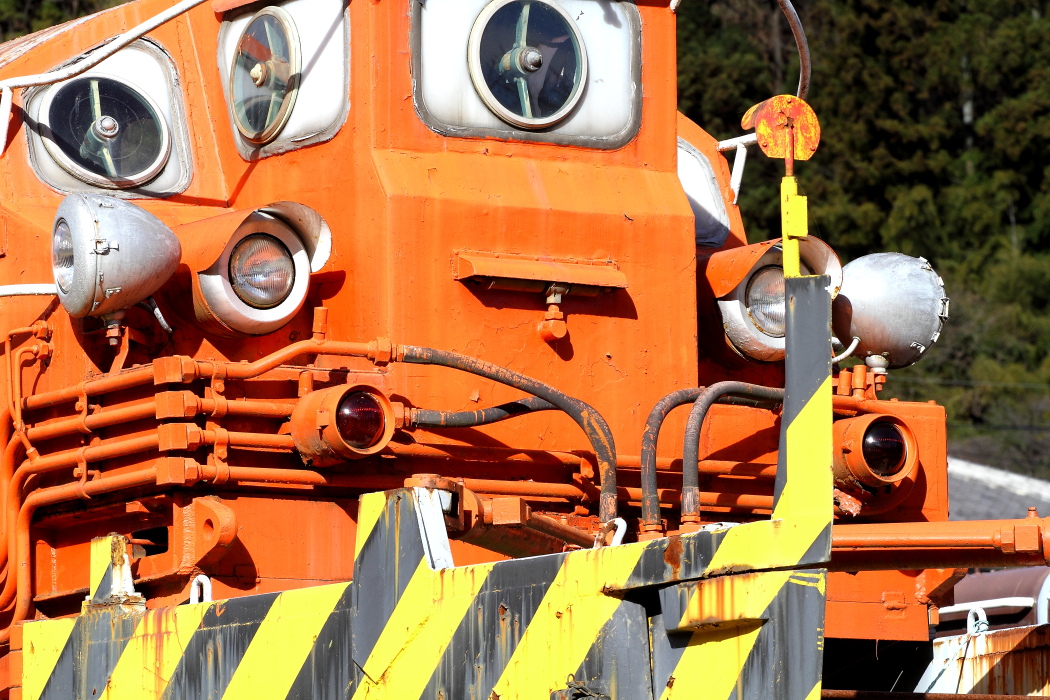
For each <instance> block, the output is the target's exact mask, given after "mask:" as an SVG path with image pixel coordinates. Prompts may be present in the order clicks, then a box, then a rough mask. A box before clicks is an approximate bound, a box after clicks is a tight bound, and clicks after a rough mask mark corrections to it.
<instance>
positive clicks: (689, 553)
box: [624, 530, 726, 590]
mask: <svg viewBox="0 0 1050 700" xmlns="http://www.w3.org/2000/svg"><path fill="white" fill-rule="evenodd" d="M725 535H726V531H724V530H723V531H720V532H696V533H693V534H690V535H672V536H671V537H662V538H660V539H655V540H652V541H651V542H649V543H648V544H647V545H646V546H645V551H643V552H642V556H641V557H639V558H638V563H637V564H635V566H634V570H633V571H631V575H630V576H628V577H627V583H625V584H624V588H625V589H628V590H629V589H634V588H642V587H644V586H658V585H662V584H666V583H670V582H674V581H679V580H689V579H696V578H700V577H701V576H703V575H704V574H705V573H706V571H707V567H708V565H709V564H710V563H711V559H713V558H714V556H715V552H716V551H718V547H719V545H720V544H721V543H722V540H723V539H725Z"/></svg>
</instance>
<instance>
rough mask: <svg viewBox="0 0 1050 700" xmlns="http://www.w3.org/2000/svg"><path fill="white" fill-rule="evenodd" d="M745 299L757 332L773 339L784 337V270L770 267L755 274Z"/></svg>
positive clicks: (774, 266) (775, 266)
mask: <svg viewBox="0 0 1050 700" xmlns="http://www.w3.org/2000/svg"><path fill="white" fill-rule="evenodd" d="M745 299H746V303H747V309H748V312H749V313H750V314H751V318H752V320H754V322H755V325H756V326H758V330H760V331H762V332H763V333H765V334H766V335H769V336H773V337H774V338H782V337H784V268H782V267H780V266H778V265H770V266H769V267H765V268H763V269H761V270H759V271H758V272H756V273H755V275H754V276H753V277H752V278H751V282H750V284H748V286H747V295H746V297H745Z"/></svg>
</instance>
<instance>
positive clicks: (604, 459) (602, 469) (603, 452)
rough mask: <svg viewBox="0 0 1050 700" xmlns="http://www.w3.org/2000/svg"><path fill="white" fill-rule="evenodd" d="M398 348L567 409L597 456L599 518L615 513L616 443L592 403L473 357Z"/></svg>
mask: <svg viewBox="0 0 1050 700" xmlns="http://www.w3.org/2000/svg"><path fill="white" fill-rule="evenodd" d="M398 349H399V354H400V355H401V356H400V357H399V360H400V361H401V362H408V363H412V364H417V365H440V366H442V367H450V368H452V369H458V370H460V371H461V372H468V373H470V374H476V375H478V376H479V377H485V378H486V379H491V380H492V381H495V382H499V383H500V384H506V385H507V386H512V387H514V388H516V389H521V390H522V391H524V392H526V393H529V394H532V395H533V396H538V397H540V398H541V399H545V400H546V401H549V402H550V403H552V404H554V405H555V406H557V407H558V408H559V409H561V410H562V411H564V412H565V413H567V414H568V415H569V416H570V417H571V418H572V419H573V420H574V421H576V424H577V425H579V426H580V428H581V429H582V430H583V432H584V434H585V435H586V436H587V439H588V441H590V443H591V449H593V450H594V453H595V456H596V457H597V458H598V473H599V475H600V478H601V485H602V489H601V496H600V497H599V502H598V512H599V518H600V519H601V521H602V522H603V523H604V522H608V521H610V520H612V519H613V518H615V517H616V443H615V442H614V440H613V434H612V430H610V429H609V424H608V423H607V422H606V421H605V418H603V417H602V415H601V414H600V413H598V411H596V410H595V409H594V407H593V406H591V405H590V404H587V403H584V402H583V401H580V400H579V399H574V398H573V397H571V396H569V395H568V394H563V393H562V392H560V391H558V390H557V389H555V388H554V387H552V386H550V385H549V384H544V383H543V382H541V381H539V380H536V379H533V378H532V377H526V376H525V375H524V374H519V373H518V372H515V371H513V370H509V369H507V368H506V367H500V366H499V365H494V364H492V363H491V362H485V361H484V360H479V359H477V358H475V357H469V356H467V355H460V354H459V353H455V352H448V351H445V350H434V349H433V348H422V347H417V346H413V345H402V346H399V348H398Z"/></svg>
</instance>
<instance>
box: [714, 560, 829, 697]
mask: <svg viewBox="0 0 1050 700" xmlns="http://www.w3.org/2000/svg"><path fill="white" fill-rule="evenodd" d="M799 573H800V577H799V580H804V579H809V578H812V577H813V576H814V575H817V574H822V573H825V571H824V570H823V569H809V570H806V571H803V572H799ZM825 602H826V601H825V596H824V594H822V593H821V592H820V591H819V590H818V589H817V588H816V587H815V586H812V585H804V584H801V583H794V582H792V580H791V579H788V581H787V582H786V583H785V584H784V585H783V587H782V588H781V589H780V590H779V591H778V592H777V595H776V596H775V597H774V598H773V602H771V603H770V604H769V607H767V608H766V610H765V612H764V613H763V615H762V616H763V617H764V618H766V620H767V622H766V624H764V625H762V628H761V629H760V630H759V632H758V638H757V639H756V640H755V645H754V646H753V647H751V651H750V653H748V656H747V660H746V661H745V662H744V665H743V668H742V669H741V671H740V676H739V678H738V682H737V683H736V685H735V686H734V688H733V692H732V693H730V695H729V700H768V698H805V697H807V696H808V695H809V693H810V691H812V690H813V688H814V687H815V686H816V684H817V682H818V681H819V680H820V677H821V673H822V671H823V664H824V606H825Z"/></svg>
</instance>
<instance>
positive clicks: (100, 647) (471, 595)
mask: <svg viewBox="0 0 1050 700" xmlns="http://www.w3.org/2000/svg"><path fill="white" fill-rule="evenodd" d="M428 503H431V504H432V503H433V501H432V500H431V501H427V500H426V499H425V498H421V497H420V494H417V493H415V492H414V490H411V489H404V490H398V491H392V492H388V493H378V494H368V495H366V496H364V497H362V502H361V510H360V513H361V518H362V519H363V520H364V521H366V525H365V526H364V527H362V529H361V531H360V537H359V539H358V542H357V546H356V550H357V559H356V561H355V572H356V573H355V579H354V580H353V581H352V582H350V583H343V584H335V585H329V586H318V587H313V588H307V589H302V590H293V591H286V592H284V593H279V594H278V593H274V594H265V595H255V596H247V597H243V598H236V599H231V600H227V601H218V602H214V603H203V604H199V605H183V606H178V607H174V608H164V609H158V610H151V611H148V612H145V613H143V612H127V611H126V610H123V609H121V608H119V606H117V607H115V606H105V605H96V606H87V607H86V608H85V612H84V614H82V615H80V616H79V617H77V618H74V619H73V620H72V621H71V620H54V621H43V622H35V623H30V624H27V625H26V626H25V630H24V641H23V654H24V659H25V661H24V684H23V698H26V699H27V700H39V699H41V698H75V699H76V700H96V698H106V699H107V700H117V699H122V698H136V699H144V700H146V699H149V698H154V699H157V698H161V699H164V700H196V699H198V698H200V699H204V698H208V699H215V700H219V699H220V698H227V699H234V698H238V699H239V698H252V699H253V700H255V699H266V698H274V699H279V698H294V699H295V700H307V699H310V700H336V699H340V700H343V699H348V698H349V699H355V700H361V699H375V698H386V699H394V698H396V699H397V700H405V699H407V700H412V699H414V698H433V699H437V698H441V699H442V700H453V698H479V699H482V700H490V699H491V698H499V699H500V700H510V699H512V698H522V699H525V698H529V699H532V698H543V699H546V698H570V697H574V696H576V695H574V693H575V694H577V695H578V693H580V692H583V690H586V691H587V692H591V693H596V694H598V695H604V696H606V697H608V698H617V697H620V698H632V699H635V698H641V699H643V700H644V699H645V698H653V699H654V700H655V699H656V698H662V697H668V698H670V697H675V696H676V695H677V696H680V697H686V696H689V694H690V692H689V691H690V689H691V691H692V695H695V694H696V691H697V689H698V688H704V689H718V693H717V694H716V695H717V696H718V697H725V698H729V697H730V696H731V694H733V693H736V696H737V697H739V698H741V699H742V698H743V697H744V695H741V694H740V693H744V694H745V695H747V697H759V696H761V697H772V698H799V699H800V700H801V699H802V698H805V697H806V696H807V695H808V694H809V693H810V691H812V689H813V687H814V684H815V682H816V681H815V680H813V679H816V678H819V653H818V652H816V651H813V649H816V646H817V642H816V641H815V640H817V639H818V638H819V636H820V634H821V631H820V628H821V623H820V620H821V619H822V615H823V581H824V574H823V572H822V571H820V570H806V571H797V570H794V569H792V568H791V567H792V566H795V565H797V561H798V559H799V557H801V556H802V555H803V554H805V553H806V552H807V551H809V550H810V549H811V548H812V546H813V544H814V539H813V537H814V535H813V534H812V530H811V529H809V528H807V527H804V526H798V524H797V523H794V522H792V521H785V522H780V523H777V524H776V526H775V527H774V524H773V523H770V522H760V523H751V524H747V525H741V526H737V527H733V528H730V529H727V530H722V531H718V532H698V533H693V534H690V535H683V536H680V537H671V538H663V539H657V540H653V541H650V542H644V543H635V544H628V545H621V546H618V547H607V548H603V549H600V550H583V551H576V552H570V553H564V554H553V555H547V556H541V557H533V558H528V559H515V560H510V561H504V562H499V563H495V564H485V565H477V566H465V567H455V568H450V569H442V570H435V569H434V568H432V566H431V565H430V563H429V562H433V561H438V560H440V559H441V557H442V556H443V555H441V552H442V551H443V548H447V546H448V542H447V539H445V540H442V539H441V538H442V536H443V535H444V533H439V535H438V536H436V537H435V536H434V533H427V532H424V528H423V526H422V525H421V523H422V522H423V519H421V518H420V517H418V516H419V512H418V511H419V510H420V509H425V508H427V507H432V506H428V505H427V504H428ZM818 532H819V531H818ZM424 538H429V539H428V540H427V541H424ZM428 553H429V554H428ZM435 553H436V554H435ZM428 557H429V558H428ZM728 568H732V569H734V570H745V571H746V570H751V571H754V570H762V569H765V570H767V572H768V573H757V574H751V576H761V577H765V578H764V579H763V580H764V583H763V585H753V584H752V583H751V582H750V580H749V579H747V578H746V576H747V575H744V576H738V575H721V574H723V573H724V572H725V571H726V569H728ZM771 569H782V571H768V570H771ZM701 582H706V583H702V585H703V586H706V587H708V589H710V587H711V586H729V585H732V586H734V590H735V591H736V593H735V594H734V596H729V597H730V598H734V599H737V600H740V601H748V604H747V606H745V607H746V609H744V608H741V610H742V611H743V612H741V611H737V613H735V614H736V615H737V617H738V618H739V617H740V616H741V615H743V616H744V617H745V618H746V619H743V620H742V621H738V623H737V624H734V625H732V626H730V627H726V628H718V627H715V628H706V627H700V628H697V629H687V630H686V631H684V632H683V631H677V629H679V628H682V626H683V625H686V624H690V623H689V622H688V619H691V618H688V616H685V617H683V616H682V614H681V613H680V612H679V614H678V615H677V617H674V618H673V619H672V620H671V621H670V622H669V623H666V624H665V623H664V621H663V620H664V617H665V616H666V614H667V610H668V608H666V607H665V605H670V603H669V602H667V603H666V604H665V603H662V602H661V601H663V600H665V598H667V595H670V594H669V593H666V592H667V591H672V590H673V591H674V592H675V595H677V596H678V598H679V599H680V600H683V601H685V603H684V604H685V605H687V606H688V605H690V603H689V601H690V596H694V595H700V594H699V593H698V591H699V590H700V586H701ZM727 582H734V583H732V584H730V583H727ZM661 591H663V592H661ZM717 598H718V597H717V596H712V595H708V596H707V598H706V599H705V600H715V599H717ZM667 600H668V601H669V600H670V599H669V598H667ZM741 604H743V603H741ZM662 608H663V610H662ZM756 611H757V612H756ZM725 614H728V613H725ZM747 616H751V617H750V618H749V617H747ZM687 618H688V619H687ZM751 618H754V619H753V620H752V619H751ZM734 619H735V618H734ZM683 620H685V622H683ZM668 624H670V625H671V626H670V627H668V626H667V625H668ZM668 629H670V630H672V631H668ZM788 639H791V640H796V639H800V640H802V643H801V645H800V644H798V643H796V642H795V641H792V642H791V643H790V644H787V643H785V640H788ZM770 659H773V660H777V661H776V663H778V664H780V665H779V666H777V668H778V669H780V670H779V671H777V673H779V674H780V676H781V677H783V678H784V679H787V680H788V681H790V683H788V682H787V681H778V682H775V683H773V682H772V681H770V678H772V676H770V674H769V673H767V672H766V670H764V667H763V666H762V664H765V663H767V662H769V660H770ZM749 664H750V665H749ZM704 669H706V671H705V670H704ZM711 669H717V672H714V673H713V672H712V671H711ZM796 679H797V680H796ZM811 680H813V683H812V684H810V686H809V688H807V689H806V691H805V692H803V691H800V690H798V688H801V687H802V686H805V685H806V684H807V683H810V681H811ZM770 683H773V685H770ZM712 697H714V696H712Z"/></svg>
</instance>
